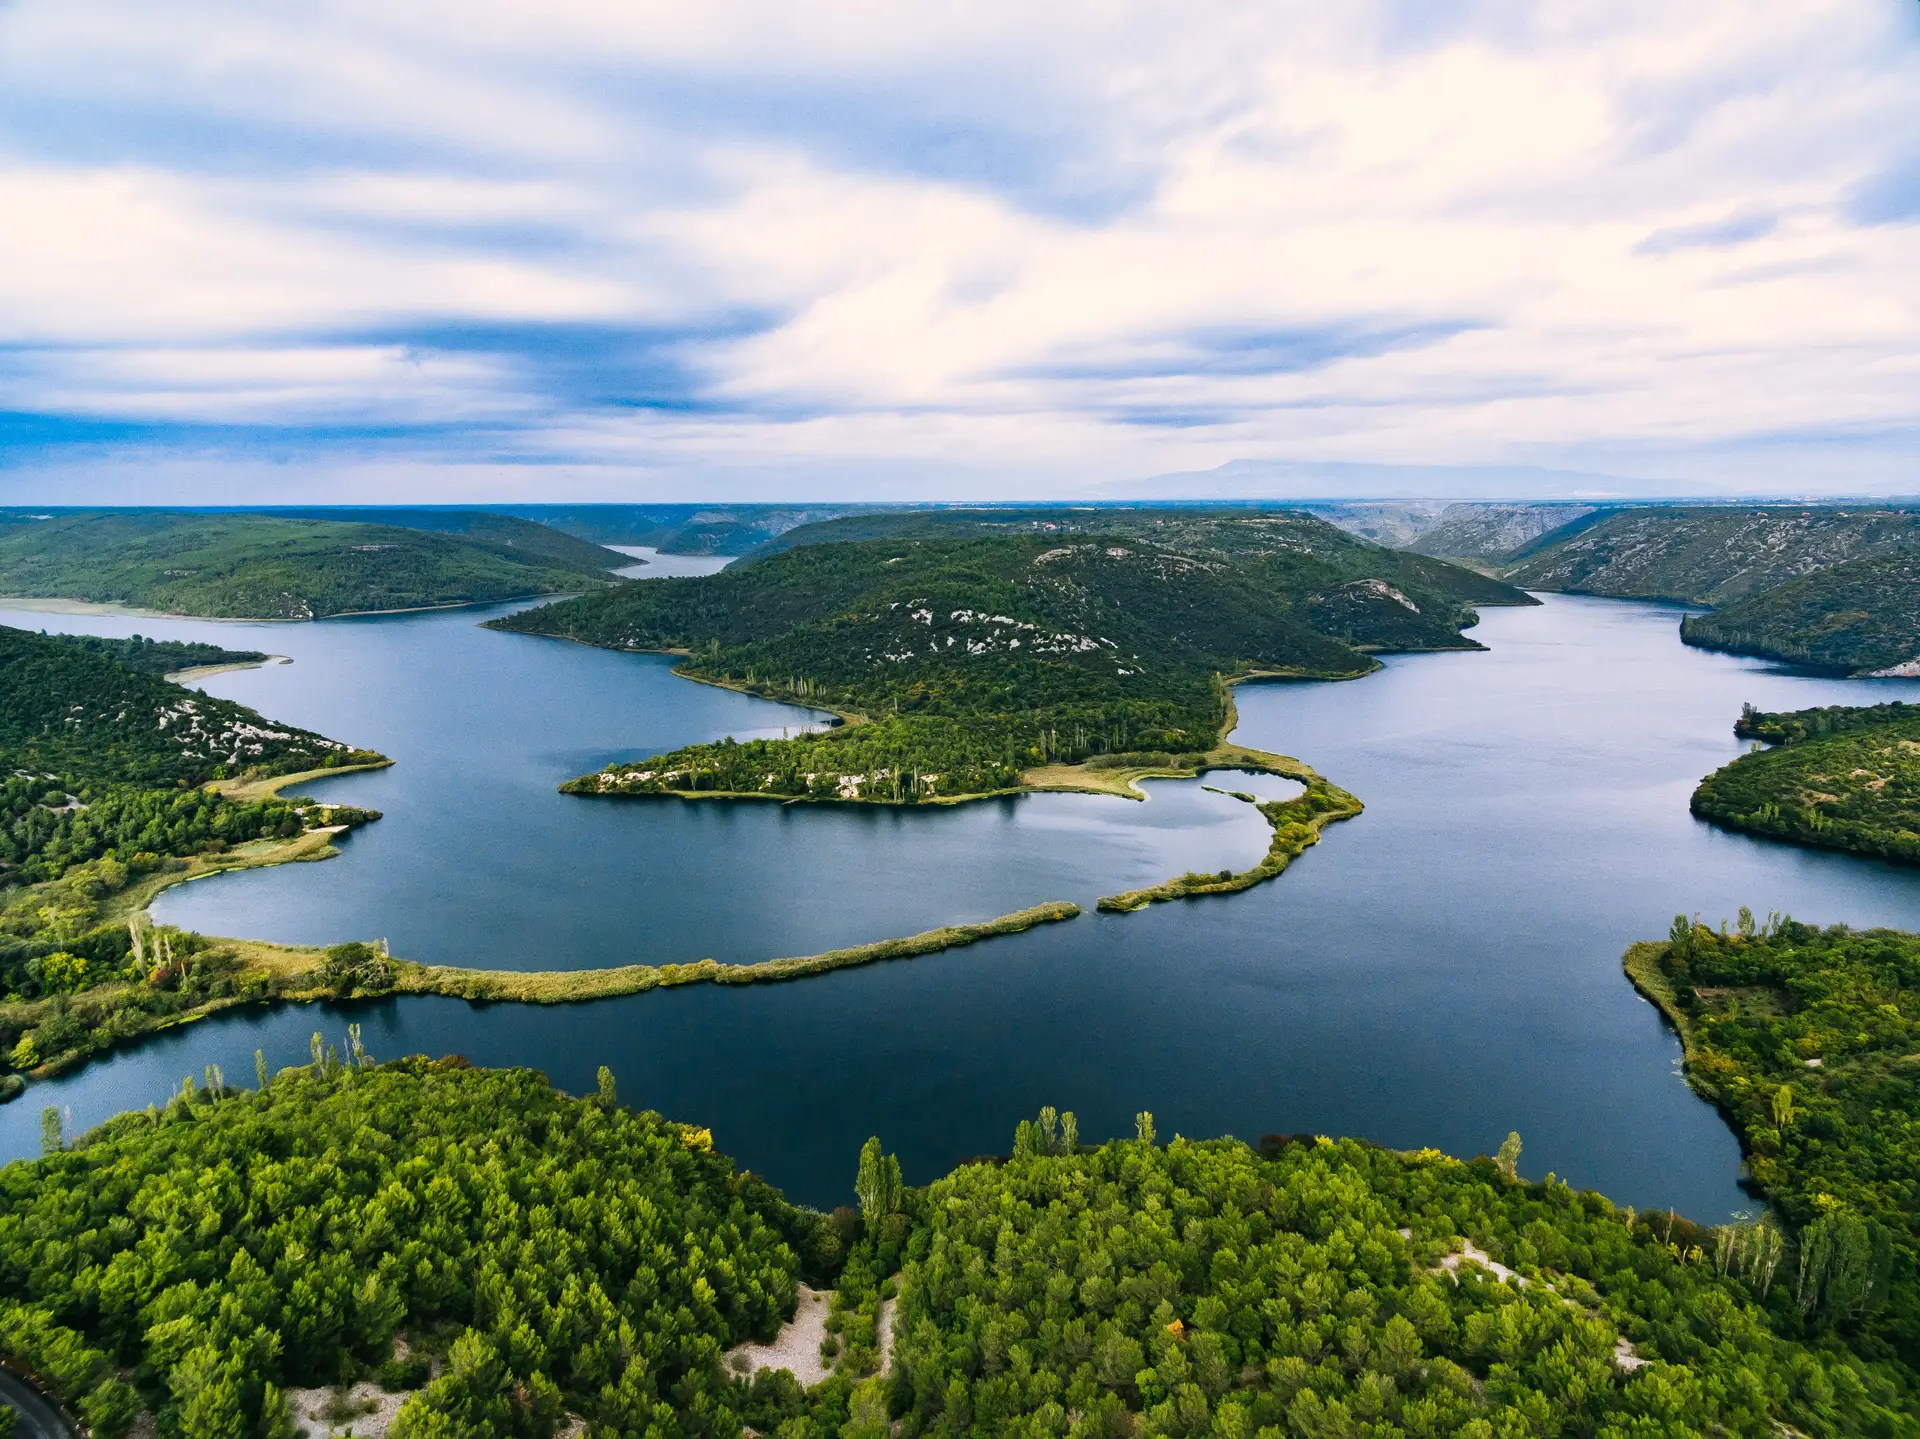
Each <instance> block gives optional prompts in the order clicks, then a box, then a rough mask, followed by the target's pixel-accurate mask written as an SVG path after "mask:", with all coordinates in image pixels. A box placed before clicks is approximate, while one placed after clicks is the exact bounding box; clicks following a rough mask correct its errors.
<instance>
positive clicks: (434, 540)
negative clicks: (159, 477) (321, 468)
mask: <svg viewBox="0 0 1920 1439" xmlns="http://www.w3.org/2000/svg"><path fill="white" fill-rule="evenodd" d="M373 513H378V512H373ZM482 522H484V523H482ZM473 530H474V532H473V533H471V534H458V533H449V532H446V530H445V529H444V528H443V529H440V530H425V529H414V528H407V527H404V526H400V525H393V524H373V523H363V522H357V521H356V522H345V521H340V520H330V519H305V518H292V517H288V516H279V515H260V514H229V513H207V512H182V511H170V510H105V511H61V512H56V513H54V514H52V515H50V516H48V515H41V516H34V515H29V514H26V513H25V512H22V511H5V512H0V593H6V594H11V595H38V596H56V597H64V598H69V599H79V600H89V601H95V602H101V603H112V604H125V605H137V606H140V607H142V608H145V609H153V610H162V611H166V612H169V613H173V614H192V615H213V616H220V617H224V618H229V619H281V620H311V619H320V618H322V617H324V616H327V615H337V614H349V613H356V612H361V611H370V610H395V609H412V608H419V607H422V606H429V605H448V604H472V603H478V602H483V601H491V600H504V599H514V598H519V597H521V596H526V595H541V594H555V593H559V592H561V591H566V590H578V589H583V588H590V587H593V586H595V585H600V584H604V583H607V582H608V581H609V579H610V578H611V576H610V575H609V573H608V571H609V570H611V569H613V568H617V567H619V566H620V565H623V564H625V563H628V561H627V560H626V558H625V557H624V556H621V555H617V554H614V553H613V552H611V551H609V550H602V549H600V548H599V547H597V546H593V545H588V544H587V543H586V542H584V541H582V540H579V539H576V538H574V537H572V536H568V535H562V534H557V533H552V532H547V531H544V530H543V529H542V527H541V526H539V525H536V524H533V523H532V522H531V521H527V520H517V519H513V518H511V517H508V516H504V515H488V516H479V517H476V523H475V525H474V527H473Z"/></svg>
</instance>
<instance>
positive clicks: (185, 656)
mask: <svg viewBox="0 0 1920 1439" xmlns="http://www.w3.org/2000/svg"><path fill="white" fill-rule="evenodd" d="M43 633H44V631H43ZM57 638H58V639H59V640H60V641H61V642H62V643H63V644H70V645H74V646H76V647H78V648H80V649H83V650H85V651H87V653H88V654H95V655H105V656H106V657H107V658H108V659H110V660H113V661H115V662H116V663H118V664H121V665H124V666H126V668H128V669H130V670H132V671H133V672H134V673H136V674H143V675H152V676H154V677H155V678H157V679H165V678H166V677H167V676H168V675H170V674H173V673H175V672H176V671H179V670H188V669H197V668H199V667H201V666H203V665H250V664H259V663H260V662H261V661H262V660H264V659H266V658H267V656H266V654H265V653H264V652H263V651H260V650H230V649H223V648H222V647H221V646H219V645H210V644H203V643H201V642H199V641H197V640H154V639H145V638H143V637H142V636H140V635H129V636H127V637H126V638H125V639H109V638H107V637H106V636H104V635H60V636H58V637H57Z"/></svg>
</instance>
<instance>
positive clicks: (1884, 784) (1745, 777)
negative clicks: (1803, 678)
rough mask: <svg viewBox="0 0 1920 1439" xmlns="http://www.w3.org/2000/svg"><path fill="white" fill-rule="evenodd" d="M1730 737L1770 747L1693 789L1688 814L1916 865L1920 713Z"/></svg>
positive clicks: (1804, 717) (1780, 725)
mask: <svg viewBox="0 0 1920 1439" xmlns="http://www.w3.org/2000/svg"><path fill="white" fill-rule="evenodd" d="M1734 732H1735V733H1736V734H1738V735H1740V736H1741V737H1742V738H1745V739H1756V740H1761V741H1763V742H1765V743H1766V744H1767V745H1768V746H1769V748H1766V749H1761V750H1757V751H1755V752H1754V753H1752V754H1745V755H1742V756H1741V757H1740V758H1739V759H1737V760H1735V761H1734V762H1733V763H1732V764H1729V765H1726V766H1725V767H1723V768H1721V769H1719V770H1716V771H1715V772H1714V773H1712V774H1710V775H1708V776H1707V777H1706V778H1705V779H1704V780H1702V781H1701V782H1700V787H1699V788H1698V789H1696V790H1695V791H1694V793H1693V812H1694V813H1695V814H1697V815H1699V816H1700V817H1701V818H1702V819H1705V820H1710V821H1712V822H1713V823H1714V824H1718V825H1722V826H1724V827H1725V828H1728V829H1736V830H1742V831H1745V832H1746V833H1749V834H1758V835H1764V836H1766V837H1767V838H1769V839H1782V840H1787V841H1789V842H1791V843H1794V844H1804V845H1811V846H1813V847H1815V848H1818V849H1843V850H1848V851H1851V852H1852V853H1854V854H1863V855H1870V856H1872V857H1874V858H1876V859H1889V860H1895V861H1898V862H1900V863H1904V864H1920V708H1917V707H1915V706H1912V705H1906V704H1902V703H1899V702H1898V701H1896V702H1894V703H1892V704H1884V705H1873V706H1871V707H1863V708H1844V707H1839V706H1834V707H1829V708H1824V709H1811V710H1799V711H1795V712H1793V713H1789V714H1767V713H1762V712H1760V711H1757V710H1751V709H1750V710H1748V711H1747V712H1746V713H1745V714H1743V715H1742V716H1741V717H1740V722H1739V724H1738V725H1737V726H1735V730H1734Z"/></svg>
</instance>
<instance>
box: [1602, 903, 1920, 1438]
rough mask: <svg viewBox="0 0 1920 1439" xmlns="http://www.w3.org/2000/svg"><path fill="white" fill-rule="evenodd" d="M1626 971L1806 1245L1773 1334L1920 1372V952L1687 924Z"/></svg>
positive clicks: (1746, 921)
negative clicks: (1834, 1344)
mask: <svg viewBox="0 0 1920 1439" xmlns="http://www.w3.org/2000/svg"><path fill="white" fill-rule="evenodd" d="M1627 970H1628V973H1629V974H1630V975H1631V976H1632V977H1633V979H1634V982H1635V984H1636V985H1637V986H1638V987H1639V988H1640V989H1641V990H1642V992H1643V993H1645V994H1647V995H1648V997H1649V998H1651V999H1653V1000H1654V1002H1655V1003H1657V1004H1658V1005H1659V1006H1660V1008H1661V1009H1662V1010H1663V1011H1664V1012H1665V1013H1666V1014H1667V1016H1668V1017H1669V1018H1670V1019H1671V1020H1672V1021H1673V1023H1674V1025H1675V1027H1676V1028H1677V1029H1678V1030H1679V1032H1680V1035H1681V1038H1682V1040H1683V1042H1684V1044H1685V1046H1686V1056H1687V1076H1688V1079H1689V1080H1690V1082H1691V1083H1692V1085H1693V1087H1694V1088H1695V1089H1696V1090H1698V1091H1699V1092H1700V1093H1701V1094H1702V1095H1703V1096H1704V1097H1706V1098H1707V1099H1709V1100H1711V1101H1712V1102H1713V1103H1715V1104H1716V1105H1718V1106H1719V1108H1720V1109H1721V1111H1722V1112H1723V1113H1724V1114H1725V1115H1726V1116H1727V1118H1728V1120H1729V1121H1730V1122H1731V1123H1732V1125H1733V1127H1734V1129H1735V1131H1736V1132H1737V1133H1738V1134H1739V1135H1740V1137H1741V1142H1742V1145H1743V1147H1744V1148H1745V1149H1746V1151H1747V1154H1748V1166H1749V1169H1750V1171H1751V1173H1752V1175H1753V1179H1754V1181H1755V1183H1756V1184H1758V1185H1759V1186H1760V1187H1761V1188H1762V1189H1763V1190H1764V1191H1765V1192H1766V1195H1767V1197H1768V1200H1769V1201H1770V1203H1771V1204H1772V1206H1773V1209H1774V1211H1775V1213H1776V1214H1777V1215H1778V1217H1779V1220H1780V1222H1781V1223H1782V1224H1783V1225H1784V1226H1785V1230H1786V1233H1787V1234H1788V1236H1789V1237H1790V1239H1791V1242H1792V1244H1793V1247H1794V1262H1793V1263H1792V1264H1791V1265H1789V1266H1786V1267H1783V1268H1782V1269H1781V1271H1780V1273H1781V1286H1780V1292H1779V1294H1778V1295H1777V1297H1776V1298H1775V1299H1774V1300H1772V1301H1771V1304H1770V1308H1771V1311H1772V1313H1773V1316H1774V1320H1775V1325H1776V1327H1777V1328H1779V1329H1780V1330H1781V1331H1782V1332H1786V1333H1795V1334H1803V1335H1807V1336H1821V1335H1837V1336H1839V1337H1841V1338H1843V1339H1846V1340H1847V1341H1848V1342H1849V1343H1851V1344H1853V1345H1854V1347H1855V1348H1856V1349H1858V1350H1859V1351H1860V1352H1862V1353H1864V1354H1867V1355H1869V1356H1875V1357H1879V1356H1894V1357H1896V1358H1897V1359H1898V1360H1899V1361H1900V1362H1901V1363H1902V1364H1904V1365H1905V1366H1906V1367H1907V1370H1908V1372H1909V1375H1911V1374H1912V1373H1913V1372H1914V1371H1915V1370H1916V1369H1920V1270H1917V1269H1916V1259H1920V935H1913V934H1904V933H1897V932H1894V931H1891V930H1865V931H1855V930H1851V929H1848V928H1847V927H1846V926H1844V925H1836V926H1834V927H1832V928H1830V929H1817V928H1814V927H1812V926H1809V925H1804V924H1799V923H1796V922H1794V921H1793V920H1790V919H1782V918H1779V917H1777V916H1776V917H1770V918H1769V919H1768V920H1767V921H1766V922H1765V923H1764V924H1762V923H1758V922H1756V921H1755V919H1754V917H1753V915H1752V914H1751V913H1749V912H1747V911H1744V910H1743V911H1742V912H1741V915H1740V921H1739V924H1738V926H1737V927H1736V928H1734V929H1732V930H1731V931H1729V930H1727V928H1726V927H1725V926H1724V925H1723V926H1722V928H1721V929H1720V930H1718V931H1716V930H1712V929H1709V928H1707V927H1706V926H1705V925H1703V924H1700V923H1698V922H1697V921H1694V920H1689V919H1687V918H1685V917H1684V916H1683V917H1680V918H1677V919H1676V920H1675V921H1674V926H1673V930H1672V933H1671V934H1670V935H1669V937H1668V938H1667V940H1666V941H1664V942H1662V943H1648V944H1641V945H1636V946H1635V947H1634V948H1633V949H1632V950H1631V951H1630V952H1629V954H1628V956H1627ZM1917 1402H1920V1400H1917Z"/></svg>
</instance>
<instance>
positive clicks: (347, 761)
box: [0, 627, 388, 1097]
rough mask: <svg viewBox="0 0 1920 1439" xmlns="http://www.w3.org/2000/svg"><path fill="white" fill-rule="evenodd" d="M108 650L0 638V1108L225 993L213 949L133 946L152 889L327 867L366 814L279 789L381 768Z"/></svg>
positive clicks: (221, 956)
mask: <svg viewBox="0 0 1920 1439" xmlns="http://www.w3.org/2000/svg"><path fill="white" fill-rule="evenodd" d="M119 643H120V642H112V643H109V644H107V645H105V646H101V645H89V644H85V643H75V642H72V641H70V640H68V639H67V638H64V637H57V636H49V635H36V634H31V633H28V632H27V631H24V630H17V629H10V628H6V627H0V774H4V775H5V779H4V780H3V781H0V1097H10V1095H11V1093H13V1092H17V1091H18V1087H19V1081H18V1077H17V1075H16V1074H15V1073H14V1071H18V1070H29V1069H33V1068H35V1067H37V1066H39V1065H42V1064H45V1063H48V1062H49V1061H51V1060H54V1059H57V1058H59V1057H60V1056H61V1055H62V1054H64V1053H67V1052H69V1051H72V1050H75V1049H76V1048H78V1049H80V1050H81V1051H83V1052H84V1050H86V1049H90V1048H98V1047H102V1046H103V1045H104V1044H105V1043H109V1042H111V1041H112V1040H113V1039H117V1038H122V1037H125V1036H127V1035H130V1034H135V1033H139V1032H141V1031H143V1030H145V1029H150V1028H153V1027H155V1026H156V1025H157V1024H159V1023H163V1022H165V1021H166V1020H167V1019H168V1018H169V1017H171V1016H173V1015H176V1014H178V1013H179V1012H181V1011H183V1010H185V1009H188V1008H191V1007H192V1006H193V1005H194V1004H196V1003H199V1002H202V1001H204V1000H205V999H207V998H209V997H218V996H220V995H223V994H224V995H232V994H234V993H236V984H235V976H236V974H237V972H238V971H239V970H240V969H241V967H242V961H241V958H240V956H239V955H238V954H236V953H235V952H234V950H233V949H232V948H231V947H230V946H229V947H222V946H216V945H210V944H208V943H207V942H205V941H202V940H200V939H198V938H197V937H190V936H177V937H176V936H172V935H166V934H162V935H159V936H157V937H150V938H148V939H143V933H150V932H148V931H145V930H144V929H143V924H142V922H141V920H140V915H141V912H142V911H143V910H144V909H145V907H146V904H147V902H148V901H149V900H150V899H151V897H152V895H153V893H154V892H155V891H156V890H157V889H158V888H160V887H161V886H162V885H164V884H167V883H171V882H175V881H177V880H178V879H181V878H185V877H188V876H191V875H194V874H199V873H206V872H208V871H210V870H213V869H219V868H231V867H234V866H236V865H250V864H259V863H272V862H278V861H280V860H283V859H289V858H311V857H318V856H320V855H323V854H327V853H331V850H329V849H328V848H327V844H326V840H327V837H328V834H329V833H331V832H337V830H339V829H341V828H345V827H347V826H349V825H352V824H358V823H363V822H365V821H367V820H369V819H377V818H378V817H379V816H378V815H377V814H374V813H373V812H372V811H368V810H358V809H353V808H351V807H348V806H342V805H322V804H316V803H315V802H313V801H310V800H304V799H299V798H297V797H294V798H289V797H283V796H282V795H281V794H280V793H279V791H280V789H281V788H282V787H283V786H285V785H288V784H291V783H293V782H295V781H297V780H298V779H299V778H301V777H303V776H305V775H314V774H332V773H339V772H341V771H343V770H350V769H355V768H363V767H367V766H373V765H383V764H386V763H387V762H388V761H387V759H386V757H385V756H383V755H380V754H376V753H374V752H372V751H369V750H358V749H354V748H352V747H351V746H349V745H346V744H343V743H341V742H339V741H337V740H332V739H328V738H326V737H325V736H324V735H318V734H314V733H313V732H311V731H309V730H303V729H299V728H297V727H295V726H292V725H282V724H276V723H274V722H272V721H270V720H267V719H264V718H262V717H261V716H260V715H258V714H256V713H255V712H254V711H253V710H250V709H248V708H247V707H246V706H244V705H239V704H235V703H233V702H232V701H230V700H223V699H217V698H215V697H213V696H211V695H207V694H203V693H201V692H199V691H197V690H190V689H185V688H182V687H181V686H179V685H176V684H171V683H169V682H167V681H166V680H164V679H162V678H160V677H159V676H158V675H156V674H153V673H152V672H151V665H150V664H148V665H146V666H145V667H143V668H133V667H130V666H129V665H127V664H126V663H123V662H122V661H121V659H120V658H119V650H118V649H116V648H115V646H116V645H117V644H119ZM147 654H148V652H147V651H146V650H145V649H144V648H141V649H138V650H136V651H135V655H136V658H144V657H146V656H147ZM23 1046H24V1048H23Z"/></svg>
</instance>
